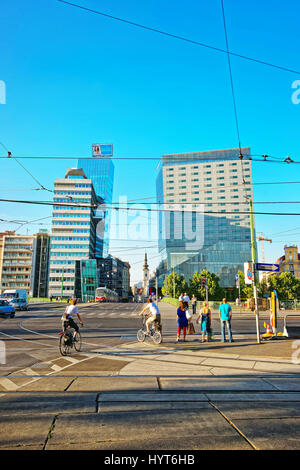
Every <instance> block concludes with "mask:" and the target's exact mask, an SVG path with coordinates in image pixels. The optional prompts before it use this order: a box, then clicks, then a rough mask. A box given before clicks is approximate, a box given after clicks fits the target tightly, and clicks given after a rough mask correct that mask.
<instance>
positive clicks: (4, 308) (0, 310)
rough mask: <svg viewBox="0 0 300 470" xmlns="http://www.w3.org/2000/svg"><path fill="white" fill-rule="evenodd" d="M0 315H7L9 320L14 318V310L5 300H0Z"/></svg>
mask: <svg viewBox="0 0 300 470" xmlns="http://www.w3.org/2000/svg"><path fill="white" fill-rule="evenodd" d="M0 315H9V316H10V318H14V316H15V309H14V307H12V305H9V303H8V302H7V300H3V299H0Z"/></svg>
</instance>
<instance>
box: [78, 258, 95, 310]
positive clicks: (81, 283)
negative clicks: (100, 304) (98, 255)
mask: <svg viewBox="0 0 300 470" xmlns="http://www.w3.org/2000/svg"><path fill="white" fill-rule="evenodd" d="M75 272H76V284H75V296H76V298H80V299H81V300H82V302H90V301H94V300H95V292H96V289H97V287H98V276H97V261H96V260H95V259H89V260H78V261H76V266H75Z"/></svg>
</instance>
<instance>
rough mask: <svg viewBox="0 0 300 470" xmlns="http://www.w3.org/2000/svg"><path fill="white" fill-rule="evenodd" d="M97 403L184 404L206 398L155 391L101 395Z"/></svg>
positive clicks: (196, 395)
mask: <svg viewBox="0 0 300 470" xmlns="http://www.w3.org/2000/svg"><path fill="white" fill-rule="evenodd" d="M98 401H99V403H100V402H109V403H112V402H118V403H119V402H120V401H125V402H127V403H130V402H134V403H136V402H144V401H147V402H171V401H174V402H178V401H179V402H180V401H181V402H185V401H206V402H207V398H206V396H205V395H204V394H202V393H193V394H189V393H168V392H162V391H157V392H154V393H151V392H147V393H141V392H138V393H111V392H109V393H102V394H101V395H99V398H98Z"/></svg>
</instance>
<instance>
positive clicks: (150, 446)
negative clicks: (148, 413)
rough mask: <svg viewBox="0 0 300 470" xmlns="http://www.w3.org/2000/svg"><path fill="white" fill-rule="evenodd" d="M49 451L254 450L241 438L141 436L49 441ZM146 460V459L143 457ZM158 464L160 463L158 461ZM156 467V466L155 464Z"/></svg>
mask: <svg viewBox="0 0 300 470" xmlns="http://www.w3.org/2000/svg"><path fill="white" fill-rule="evenodd" d="M46 449H47V450H56V451H57V450H105V451H111V452H112V453H113V451H115V450H145V451H149V450H154V451H164V450H174V451H180V450H253V449H252V447H251V446H250V445H249V444H248V443H247V442H246V440H245V439H243V438H241V437H239V436H213V437H206V436H201V437H189V438H188V439H185V438H182V437H179V438H176V437H175V438H171V439H166V438H160V437H159V436H155V437H152V438H151V440H148V439H145V437H144V436H141V439H139V440H137V439H136V440H134V439H132V440H128V441H123V440H119V441H117V440H114V441H102V442H93V443H83V442H78V443H76V444H72V443H67V444H66V445H64V446H63V445H62V444H58V445H55V444H53V443H51V440H50V441H48V445H47V447H46ZM143 458H145V457H143ZM157 463H158V461H157ZM153 465H154V464H153Z"/></svg>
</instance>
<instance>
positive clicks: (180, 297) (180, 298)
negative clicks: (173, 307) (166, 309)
mask: <svg viewBox="0 0 300 470" xmlns="http://www.w3.org/2000/svg"><path fill="white" fill-rule="evenodd" d="M178 300H179V302H181V301H182V300H183V293H182V294H180V296H179V298H178Z"/></svg>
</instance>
